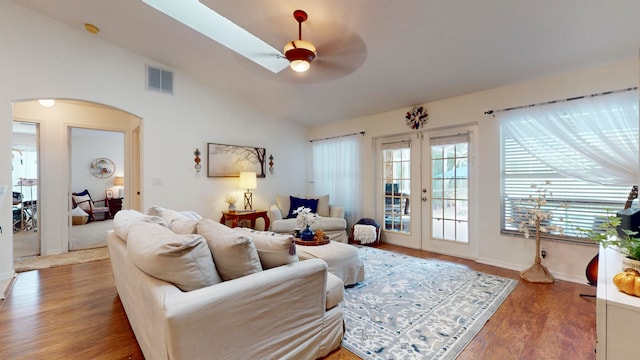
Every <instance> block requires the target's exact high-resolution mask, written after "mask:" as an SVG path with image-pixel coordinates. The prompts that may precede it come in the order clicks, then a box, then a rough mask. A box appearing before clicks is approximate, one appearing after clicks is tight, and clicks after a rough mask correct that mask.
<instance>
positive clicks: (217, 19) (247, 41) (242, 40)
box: [142, 0, 366, 81]
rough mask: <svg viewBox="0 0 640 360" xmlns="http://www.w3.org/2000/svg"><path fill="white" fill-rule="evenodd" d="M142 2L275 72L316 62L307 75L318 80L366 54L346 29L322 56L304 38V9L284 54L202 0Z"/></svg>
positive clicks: (336, 74) (346, 69)
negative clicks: (295, 34)
mask: <svg viewBox="0 0 640 360" xmlns="http://www.w3.org/2000/svg"><path fill="white" fill-rule="evenodd" d="M142 1H143V2H144V3H146V4H147V5H149V6H151V7H153V8H155V9H156V10H158V11H160V12H162V13H164V14H165V15H167V16H169V17H171V18H173V19H175V20H177V21H179V22H181V23H182V24H184V25H186V26H188V27H190V28H192V29H193V30H195V31H197V32H199V33H201V34H203V35H205V36H207V37H208V38H210V39H212V40H214V41H216V42H218V43H220V44H221V45H224V46H225V47H227V48H228V49H230V50H233V51H234V52H236V53H238V54H240V55H242V56H243V57H245V58H247V59H249V60H251V61H253V62H254V63H256V64H258V65H260V66H262V67H264V68H265V69H268V70H269V71H271V72H273V73H276V74H277V73H280V72H282V70H284V69H286V68H287V67H291V68H292V69H293V70H294V71H296V72H304V71H306V70H308V69H309V68H310V66H311V63H312V62H314V61H315V62H314V64H316V63H317V67H318V70H317V71H316V70H315V69H314V71H311V72H309V74H305V77H306V78H307V79H309V78H311V79H313V80H316V81H322V80H328V79H331V78H336V77H340V76H343V75H344V74H347V73H350V72H352V71H354V70H355V69H357V68H358V67H359V66H360V65H361V64H362V63H363V62H364V58H365V57H366V46H364V42H363V41H362V39H360V38H359V37H358V36H356V35H355V34H353V33H349V32H348V31H346V29H345V31H343V32H342V33H341V35H340V39H331V40H328V41H327V42H326V44H323V45H322V46H319V48H320V50H321V53H322V55H321V56H318V55H317V50H316V47H315V46H314V45H313V44H312V43H311V42H309V41H305V40H302V23H303V22H305V21H306V20H307V19H308V15H307V13H306V12H305V11H303V10H295V11H294V12H293V17H294V19H295V20H296V21H297V22H298V39H297V40H291V41H289V42H287V43H286V44H285V46H284V51H283V52H284V54H283V53H282V52H280V51H279V50H277V49H276V48H274V47H273V46H271V45H270V44H268V43H266V42H265V41H263V40H262V39H260V38H258V37H257V36H255V35H253V34H251V33H250V32H248V31H247V30H245V29H244V28H242V27H240V26H238V25H236V24H235V23H233V22H232V21H231V20H229V19H227V18H226V17H224V16H222V15H220V14H219V13H217V12H216V11H214V10H212V9H211V8H210V7H208V6H206V5H204V4H203V3H201V2H200V1H199V0H183V1H175V0H142ZM327 28H329V26H328V27H327ZM330 28H332V29H336V28H342V29H344V27H341V26H340V25H338V24H331V26H330ZM320 36H321V34H320ZM315 67H316V66H315V65H314V68H315ZM311 73H313V75H311ZM307 75H309V76H307Z"/></svg>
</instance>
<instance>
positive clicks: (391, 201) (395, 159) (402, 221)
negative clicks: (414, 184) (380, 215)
mask: <svg viewBox="0 0 640 360" xmlns="http://www.w3.org/2000/svg"><path fill="white" fill-rule="evenodd" d="M382 161H383V164H382V169H383V172H384V174H382V176H383V181H382V183H383V184H384V189H383V191H384V195H383V199H384V204H383V209H384V226H383V229H384V230H386V231H394V232H399V233H407V234H408V233H410V226H411V215H410V213H411V208H410V203H409V197H410V195H411V162H410V161H411V151H410V149H409V148H408V144H407V143H399V144H398V148H395V149H394V148H386V149H384V150H382Z"/></svg>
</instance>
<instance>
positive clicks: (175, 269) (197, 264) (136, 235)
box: [127, 221, 221, 291]
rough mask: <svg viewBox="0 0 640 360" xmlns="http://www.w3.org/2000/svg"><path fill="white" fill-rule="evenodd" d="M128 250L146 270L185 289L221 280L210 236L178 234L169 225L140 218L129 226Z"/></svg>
mask: <svg viewBox="0 0 640 360" xmlns="http://www.w3.org/2000/svg"><path fill="white" fill-rule="evenodd" d="M127 254H128V256H129V258H130V259H131V261H132V262H133V263H134V264H135V265H136V266H137V267H138V268H139V269H140V270H142V271H144V272H145V273H147V274H149V275H151V276H153V277H155V278H158V279H160V280H164V281H167V282H170V283H172V284H174V285H175V286H177V287H178V288H179V289H180V290H182V291H191V290H196V289H200V288H203V287H206V286H210V285H214V284H217V283H219V282H220V281H221V280H220V276H219V275H218V273H217V272H216V268H215V264H214V262H213V258H212V257H211V252H210V251H209V247H208V246H207V242H206V240H205V239H204V238H203V237H202V236H200V235H196V234H176V233H174V232H172V231H171V230H169V229H168V228H166V227H164V226H162V225H159V224H152V223H148V222H144V221H141V222H137V223H135V224H133V225H132V226H131V228H130V229H129V240H128V241H127Z"/></svg>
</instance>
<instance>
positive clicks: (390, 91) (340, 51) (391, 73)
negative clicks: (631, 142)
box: [15, 0, 640, 125]
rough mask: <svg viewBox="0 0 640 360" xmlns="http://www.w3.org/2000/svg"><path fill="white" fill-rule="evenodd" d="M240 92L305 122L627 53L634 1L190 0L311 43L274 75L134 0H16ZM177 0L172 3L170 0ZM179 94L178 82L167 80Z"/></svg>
mask: <svg viewBox="0 0 640 360" xmlns="http://www.w3.org/2000/svg"><path fill="white" fill-rule="evenodd" d="M15 1H16V2H17V3H20V4H23V5H25V6H27V7H30V8H33V9H35V10H37V11H40V12H42V13H44V14H46V15H48V16H50V17H53V18H55V19H58V20H60V21H61V22H63V23H65V24H68V25H69V26H72V27H74V28H77V29H79V30H81V31H84V30H82V29H83V24H84V23H87V22H88V23H92V24H94V25H96V26H97V27H99V28H100V32H99V33H98V34H97V35H96V36H97V37H100V38H102V39H104V40H107V41H110V42H112V43H114V44H116V45H119V46H121V47H123V48H126V49H129V50H131V51H134V52H136V53H139V54H142V55H144V56H146V57H149V58H151V59H153V60H155V61H157V62H159V63H161V64H163V65H164V66H166V67H168V68H169V69H170V70H171V69H174V70H179V71H181V72H184V73H187V74H190V75H191V76H193V77H195V78H197V79H202V80H203V81H206V82H208V83H209V84H211V86H213V87H218V88H220V89H221V90H222V91H224V92H226V93H228V94H230V95H232V96H236V97H239V98H241V99H242V100H243V101H244V102H246V103H248V104H250V105H251V106H254V107H256V108H258V109H260V110H261V111H263V112H266V113H269V114H271V115H273V116H279V117H283V118H286V119H290V120H294V121H298V122H300V123H303V124H308V125H316V124H322V123H329V122H334V121H339V120H343V119H347V118H352V117H359V116H365V115H370V114H375V113H380V112H384V111H389V110H394V109H400V108H404V107H407V108H409V107H411V106H413V105H418V104H423V103H425V102H429V101H434V100H438V99H443V98H448V97H452V96H456V95H463V94H467V93H471V92H475V91H479V90H484V89H490V88H494V87H498V86H502V85H507V84H512V83H516V82H520V81H524V80H527V79H532V78H536V77H540V76H544V75H549V74H554V73H559V72H563V71H568V70H572V69H576V68H581V67H588V66H592V65H596V64H602V63H607V62H612V61H617V60H621V59H627V58H630V57H637V56H638V50H639V49H640V17H639V16H640V1H639V0H535V1H532V0H402V1H398V0H396V1H393V0H323V1H318V0H315V1H312V0H306V1H303V0H298V1H294V0H242V1H239V0H236V1H232V0H228V1H223V0H218V1H214V0H201V2H202V3H204V4H205V5H207V6H209V7H211V8H212V9H214V10H215V11H217V12H218V13H220V14H221V15H223V16H225V17H227V18H229V19H230V20H232V21H233V22H235V23H236V24H238V25H240V26H242V27H244V28H245V29H247V30H248V31H249V32H251V33H253V34H254V35H256V36H258V37H260V38H262V39H263V40H265V41H266V42H267V43H269V44H271V45H272V46H274V47H275V48H278V49H281V48H282V46H284V44H285V43H286V42H287V41H290V40H293V39H295V38H297V23H296V22H295V20H294V19H293V16H292V13H293V11H294V10H295V9H298V8H300V9H303V10H305V11H306V12H307V13H308V14H309V20H308V21H307V22H305V23H304V24H303V29H302V36H303V39H305V40H309V41H311V42H313V43H314V44H315V45H316V47H317V48H318V57H317V59H316V61H314V63H313V64H312V66H311V69H310V70H309V71H308V72H307V73H305V74H297V73H294V72H293V71H292V70H290V69H286V70H285V71H282V72H281V73H278V74H273V73H272V72H270V71H268V70H265V69H264V68H262V67H260V66H259V65H256V64H255V63H253V62H251V61H249V60H247V59H245V58H243V57H242V56H240V55H237V54H236V53H234V52H232V51H230V50H228V49H227V48H225V47H223V46H222V45H219V44H218V43H216V42H213V41H212V40H210V39H208V38H206V37H204V36H203V35H201V34H199V33H196V32H195V31H193V30H191V29H189V28H187V27H185V26H184V25H182V24H180V23H177V22H176V21H174V20H172V19H170V18H168V17H167V16H165V15H164V14H162V13H160V12H158V11H156V10H154V9H153V8H151V7H149V6H147V5H145V4H144V3H142V1H140V0H108V1H105V0H82V1H79V0H56V1H51V0H15ZM176 1H177V0H176ZM176 91H179V89H176Z"/></svg>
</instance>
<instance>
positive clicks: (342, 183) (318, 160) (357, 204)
mask: <svg viewBox="0 0 640 360" xmlns="http://www.w3.org/2000/svg"><path fill="white" fill-rule="evenodd" d="M360 138H361V136H358V135H348V136H340V137H337V138H331V139H323V140H314V141H313V146H312V148H313V179H314V185H313V186H314V192H315V195H324V194H329V202H330V203H331V204H335V205H337V206H342V207H343V208H344V212H345V219H346V220H347V224H348V226H350V225H352V224H354V223H355V222H356V221H357V220H358V218H359V217H360V216H361V212H362V209H361V197H360V183H361V181H362V179H361V177H360V142H361V141H360Z"/></svg>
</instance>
